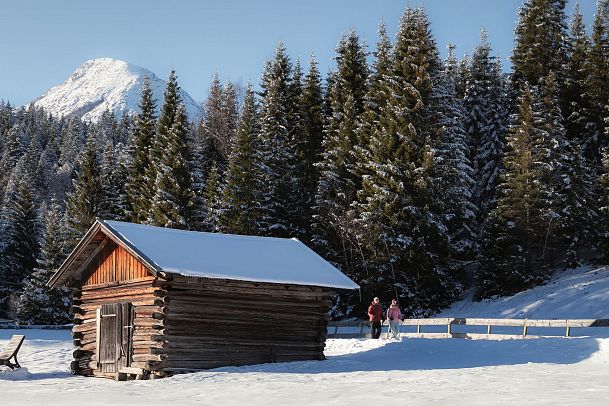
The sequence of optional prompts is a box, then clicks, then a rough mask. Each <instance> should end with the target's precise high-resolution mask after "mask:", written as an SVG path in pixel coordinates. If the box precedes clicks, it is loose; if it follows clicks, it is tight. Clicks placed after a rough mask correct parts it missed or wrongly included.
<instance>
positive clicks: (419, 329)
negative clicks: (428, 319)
mask: <svg viewBox="0 0 609 406" xmlns="http://www.w3.org/2000/svg"><path fill="white" fill-rule="evenodd" d="M417 334H421V325H420V324H417Z"/></svg>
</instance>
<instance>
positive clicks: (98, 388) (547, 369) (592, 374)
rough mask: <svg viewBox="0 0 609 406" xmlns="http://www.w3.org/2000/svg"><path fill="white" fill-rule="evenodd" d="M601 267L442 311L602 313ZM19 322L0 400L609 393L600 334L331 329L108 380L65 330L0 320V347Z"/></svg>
mask: <svg viewBox="0 0 609 406" xmlns="http://www.w3.org/2000/svg"><path fill="white" fill-rule="evenodd" d="M595 272H596V273H595ZM608 273H609V271H607V270H606V269H600V270H597V271H594V270H592V269H590V268H586V269H582V270H579V271H568V272H565V273H562V274H560V275H558V276H557V279H555V281H554V283H552V284H550V285H547V286H545V287H540V288H537V289H535V290H532V291H529V292H525V293H523V294H521V295H516V296H515V297H513V298H509V299H501V300H499V301H493V302H483V303H472V302H471V301H470V302H467V301H465V302H463V303H460V304H456V305H455V306H454V307H453V308H451V309H450V310H447V311H445V312H444V316H489V317H529V318H533V317H534V318H566V317H569V318H573V317H578V318H581V317H585V318H588V317H604V318H606V317H607V316H606V315H605V313H604V312H605V309H606V310H607V311H609V306H607V305H608V304H609V303H608V301H609V298H607V297H606V296H609V280H603V278H606V277H607V276H609V275H608ZM544 292H545V293H544ZM603 292H604V293H603ZM544 295H545V296H544ZM19 333H21V334H25V335H26V341H25V343H24V345H23V347H22V350H21V352H20V362H21V364H22V365H23V366H24V367H25V368H27V371H25V370H21V371H20V372H18V373H7V374H1V373H0V394H2V395H1V396H0V405H41V404H44V405H47V406H54V405H65V404H75V403H76V402H86V404H87V405H104V404H115V405H122V404H130V405H193V404H201V405H345V404H348V405H367V406H368V405H371V404H375V405H376V404H378V405H384V404H407V405H431V404H434V405H435V404H465V405H489V404H491V405H499V404H527V405H528V404H534V405H546V404H547V405H558V404H560V405H564V404H573V405H575V404H577V405H602V404H607V399H609V379H608V377H609V338H590V337H581V338H545V339H536V340H502V341H487V340H477V341H473V340H460V339H403V340H401V341H396V340H382V339H381V340H370V339H337V340H328V346H327V349H326V355H327V357H328V359H327V360H326V361H308V362H293V363H280V364H265V365H255V366H248V367H230V368H219V369H214V370H210V371H206V372H199V373H194V374H186V375H179V376H175V377H172V378H167V379H162V380H157V381H129V382H114V381H111V380H106V379H96V378H83V377H77V376H72V375H70V373H69V364H70V360H71V353H72V350H73V348H72V342H71V339H70V333H69V331H65V330H63V331H53V330H23V331H18V330H0V348H2V347H3V346H4V345H6V343H7V341H8V339H9V337H10V336H11V335H12V334H19Z"/></svg>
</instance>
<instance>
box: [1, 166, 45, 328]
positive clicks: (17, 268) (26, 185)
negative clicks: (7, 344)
mask: <svg viewBox="0 0 609 406" xmlns="http://www.w3.org/2000/svg"><path fill="white" fill-rule="evenodd" d="M39 228H40V227H39V220H38V214H37V207H36V199H35V195H34V192H33V191H32V189H31V179H30V177H29V175H28V171H27V168H26V167H25V160H24V159H22V160H20V161H19V162H18V163H17V166H16V167H15V168H14V170H13V172H12V175H11V178H10V180H9V183H8V186H7V188H6V192H5V193H4V199H3V202H2V210H1V212H0V258H1V260H0V317H4V318H7V317H13V316H15V314H14V311H15V309H14V305H15V303H14V302H16V299H17V297H18V295H19V293H20V292H21V290H22V288H23V280H24V278H27V277H28V276H29V275H30V274H31V273H32V272H33V270H34V268H35V267H36V265H37V257H38V254H39V252H40V246H39V243H38V238H39Z"/></svg>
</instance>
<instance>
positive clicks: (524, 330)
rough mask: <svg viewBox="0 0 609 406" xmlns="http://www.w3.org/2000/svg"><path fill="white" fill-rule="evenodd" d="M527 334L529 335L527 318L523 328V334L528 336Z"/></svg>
mask: <svg viewBox="0 0 609 406" xmlns="http://www.w3.org/2000/svg"><path fill="white" fill-rule="evenodd" d="M526 335H527V321H526V320H525V321H524V327H523V329H522V336H523V337H526Z"/></svg>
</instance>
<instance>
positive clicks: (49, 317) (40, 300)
mask: <svg viewBox="0 0 609 406" xmlns="http://www.w3.org/2000/svg"><path fill="white" fill-rule="evenodd" d="M60 210H61V209H60V207H59V205H58V204H57V202H56V201H55V200H51V203H50V205H49V207H48V208H47V210H46V213H45V218H44V226H45V230H44V237H43V241H42V247H41V259H40V261H39V265H38V268H36V269H35V270H34V272H33V273H32V275H31V276H30V277H29V278H28V279H27V280H26V282H25V285H24V289H23V293H21V295H20V297H19V302H18V307H17V316H18V320H19V322H20V323H26V324H65V323H69V322H70V321H71V316H70V305H71V300H70V295H69V290H68V289H67V288H65V287H62V288H58V289H50V288H48V287H47V286H46V284H47V282H48V281H49V279H50V278H51V276H52V275H53V273H54V272H55V271H56V269H57V268H58V267H59V266H60V265H61V262H62V261H63V259H64V258H65V255H66V250H65V245H64V239H65V234H64V232H63V231H64V229H63V225H62V220H63V219H62V216H61V212H60Z"/></svg>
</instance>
